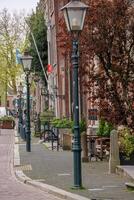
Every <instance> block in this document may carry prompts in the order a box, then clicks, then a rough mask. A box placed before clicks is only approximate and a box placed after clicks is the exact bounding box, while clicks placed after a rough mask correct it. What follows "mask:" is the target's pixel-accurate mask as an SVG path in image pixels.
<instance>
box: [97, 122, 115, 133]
mask: <svg viewBox="0 0 134 200" xmlns="http://www.w3.org/2000/svg"><path fill="white" fill-rule="evenodd" d="M112 130H113V125H112V124H111V123H109V122H107V121H105V120H104V119H100V120H99V128H98V130H97V135H98V136H103V137H109V136H110V132H111V131H112Z"/></svg>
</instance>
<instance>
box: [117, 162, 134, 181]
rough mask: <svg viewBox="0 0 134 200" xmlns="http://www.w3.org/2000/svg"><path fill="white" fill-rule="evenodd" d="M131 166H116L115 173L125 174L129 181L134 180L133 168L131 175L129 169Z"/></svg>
mask: <svg viewBox="0 0 134 200" xmlns="http://www.w3.org/2000/svg"><path fill="white" fill-rule="evenodd" d="M130 169H131V167H130V166H127V165H126V166H117V174H119V175H121V176H125V177H127V178H129V179H130V180H131V181H134V170H133V175H132V173H131V171H130Z"/></svg>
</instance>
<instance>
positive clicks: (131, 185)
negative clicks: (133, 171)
mask: <svg viewBox="0 0 134 200" xmlns="http://www.w3.org/2000/svg"><path fill="white" fill-rule="evenodd" d="M125 185H126V187H127V188H130V189H132V190H134V183H129V182H127V183H125Z"/></svg>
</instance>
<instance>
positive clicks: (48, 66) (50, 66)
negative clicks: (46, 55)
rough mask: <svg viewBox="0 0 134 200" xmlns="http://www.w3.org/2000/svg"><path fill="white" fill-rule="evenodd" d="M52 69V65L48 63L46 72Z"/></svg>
mask: <svg viewBox="0 0 134 200" xmlns="http://www.w3.org/2000/svg"><path fill="white" fill-rule="evenodd" d="M52 71H53V68H52V65H50V64H48V65H47V72H48V73H51V72H52Z"/></svg>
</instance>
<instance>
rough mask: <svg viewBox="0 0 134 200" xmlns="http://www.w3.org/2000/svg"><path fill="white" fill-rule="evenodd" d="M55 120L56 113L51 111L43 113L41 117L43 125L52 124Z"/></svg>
mask: <svg viewBox="0 0 134 200" xmlns="http://www.w3.org/2000/svg"><path fill="white" fill-rule="evenodd" d="M53 118H54V112H53V111H51V110H46V111H44V112H42V113H41V115H40V121H41V124H46V123H48V122H50V121H51V120H52V119H53Z"/></svg>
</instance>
